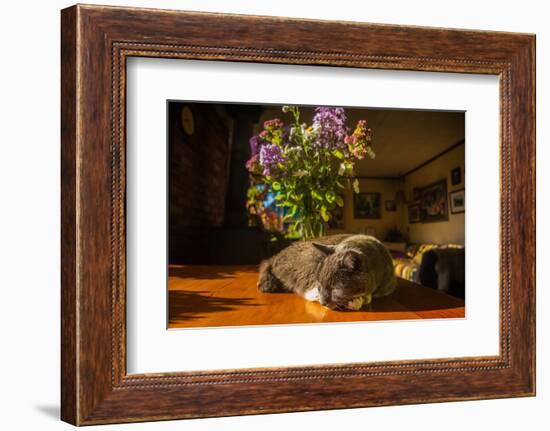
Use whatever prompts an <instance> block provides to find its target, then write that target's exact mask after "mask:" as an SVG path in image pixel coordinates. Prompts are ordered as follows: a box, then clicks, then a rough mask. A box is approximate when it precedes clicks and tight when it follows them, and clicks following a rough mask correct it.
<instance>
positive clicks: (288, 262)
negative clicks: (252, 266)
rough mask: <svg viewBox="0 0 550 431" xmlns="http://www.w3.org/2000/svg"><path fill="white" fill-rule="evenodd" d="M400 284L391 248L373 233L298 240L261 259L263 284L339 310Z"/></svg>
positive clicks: (263, 288) (264, 288)
mask: <svg viewBox="0 0 550 431" xmlns="http://www.w3.org/2000/svg"><path fill="white" fill-rule="evenodd" d="M396 285H397V281H396V278H395V275H394V272H393V262H392V258H391V256H390V254H389V252H388V250H387V249H386V248H385V247H384V245H383V244H382V243H381V242H380V241H378V240H377V239H376V238H374V237H372V236H367V235H354V234H341V235H328V236H325V237H322V238H318V239H316V240H313V241H300V242H296V243H294V244H292V245H290V246H289V247H287V248H285V249H284V250H282V251H280V252H279V253H278V254H276V255H275V256H273V257H271V258H270V259H267V260H264V261H263V262H262V263H261V264H260V274H259V279H258V289H260V290H261V291H263V292H295V293H297V294H298V295H301V296H302V297H303V298H305V299H307V300H308V301H319V302H320V303H321V304H323V305H324V306H327V307H329V308H332V309H337V310H345V309H351V310H357V309H359V308H361V307H362V306H363V305H364V304H369V303H370V302H371V301H372V298H373V297H374V298H378V297H382V296H387V295H389V294H391V293H392V292H393V291H394V290H395V288H396Z"/></svg>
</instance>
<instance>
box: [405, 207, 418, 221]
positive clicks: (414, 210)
mask: <svg viewBox="0 0 550 431" xmlns="http://www.w3.org/2000/svg"><path fill="white" fill-rule="evenodd" d="M407 215H408V218H409V223H420V221H421V217H420V204H411V205H409V206H408V207H407Z"/></svg>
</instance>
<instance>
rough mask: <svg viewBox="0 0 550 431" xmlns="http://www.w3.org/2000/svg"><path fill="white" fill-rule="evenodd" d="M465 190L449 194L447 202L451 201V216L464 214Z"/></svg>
mask: <svg viewBox="0 0 550 431" xmlns="http://www.w3.org/2000/svg"><path fill="white" fill-rule="evenodd" d="M464 194H465V190H464V189H460V190H454V191H452V192H450V193H449V200H450V201H451V214H459V213H463V212H466V198H465V195H464Z"/></svg>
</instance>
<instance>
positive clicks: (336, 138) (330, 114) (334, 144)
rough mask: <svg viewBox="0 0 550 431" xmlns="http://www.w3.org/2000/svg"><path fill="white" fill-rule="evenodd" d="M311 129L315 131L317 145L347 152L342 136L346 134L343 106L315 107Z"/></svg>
mask: <svg viewBox="0 0 550 431" xmlns="http://www.w3.org/2000/svg"><path fill="white" fill-rule="evenodd" d="M313 129H314V130H315V131H316V133H317V139H316V140H315V144H316V145H317V146H319V147H324V148H326V149H329V150H336V149H339V150H343V151H344V152H347V146H346V145H345V143H344V138H345V137H346V135H347V127H346V113H345V111H344V108H326V107H319V108H316V109H315V116H314V117H313Z"/></svg>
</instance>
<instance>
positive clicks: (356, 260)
mask: <svg viewBox="0 0 550 431" xmlns="http://www.w3.org/2000/svg"><path fill="white" fill-rule="evenodd" d="M342 266H343V267H344V268H346V269H349V270H350V271H361V268H362V266H363V256H362V255H361V254H360V253H357V252H356V251H352V250H350V251H346V252H345V253H344V255H343V256H342Z"/></svg>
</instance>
